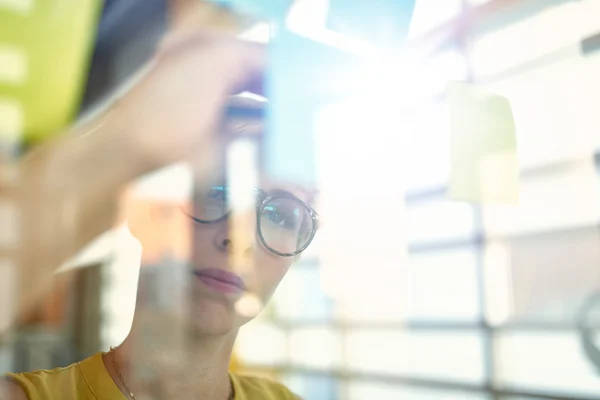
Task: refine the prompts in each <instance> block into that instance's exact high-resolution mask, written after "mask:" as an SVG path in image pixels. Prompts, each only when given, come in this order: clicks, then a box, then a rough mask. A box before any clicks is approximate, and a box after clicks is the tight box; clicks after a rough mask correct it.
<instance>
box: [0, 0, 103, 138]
mask: <svg viewBox="0 0 600 400" xmlns="http://www.w3.org/2000/svg"><path fill="white" fill-rule="evenodd" d="M7 5H8V7H7ZM102 7H103V2H102V1H101V0H35V1H33V0H19V1H17V0H9V1H6V0H4V1H3V0H0V106H2V104H4V105H5V104H9V103H10V104H13V103H18V108H20V109H21V111H22V117H23V120H22V121H21V122H20V123H19V124H20V125H19V132H17V133H18V135H19V136H20V138H21V139H24V140H26V141H31V142H37V141H39V140H43V139H45V138H47V137H49V136H50V135H53V134H55V133H58V132H59V131H60V130H61V129H62V128H63V127H65V126H66V125H68V124H69V123H71V122H72V121H73V119H74V118H75V116H76V115H77V111H78V109H79V103H80V99H81V96H82V94H83V91H84V88H85V82H86V79H87V73H88V69H89V62H90V60H91V54H92V49H93V45H94V39H95V37H96V24H97V22H98V19H99V16H100V13H101V11H102ZM3 109H4V110H6V107H4V108H3ZM1 110H2V109H0V111H1ZM14 110H15V108H14V107H13V111H9V112H10V113H11V115H12V114H14V113H15V111H14ZM5 112H6V111H5ZM3 115H4V114H3ZM15 126H16V125H15V124H14V123H13V124H11V125H10V126H6V124H3V123H2V122H1V121H0V135H1V136H3V137H4V138H6V137H7V136H6V135H7V133H6V132H9V134H10V135H14V134H15V133H14V129H15Z"/></svg>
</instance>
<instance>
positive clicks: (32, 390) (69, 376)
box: [8, 353, 298, 400]
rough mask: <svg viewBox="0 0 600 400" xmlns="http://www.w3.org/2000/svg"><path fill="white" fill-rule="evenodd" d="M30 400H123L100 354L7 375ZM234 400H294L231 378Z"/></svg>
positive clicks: (253, 380)
mask: <svg viewBox="0 0 600 400" xmlns="http://www.w3.org/2000/svg"><path fill="white" fill-rule="evenodd" d="M8 377H10V378H11V379H12V380H14V381H15V382H16V383H18V384H19V385H20V386H21V387H22V388H23V389H24V390H25V393H26V394H27V396H28V399H29V400H59V399H60V400H126V399H127V398H126V397H125V396H124V395H123V394H122V393H121V391H120V390H119V388H118V387H117V385H116V384H115V383H114V381H113V380H112V378H111V377H110V375H109V374H108V371H107V370H106V367H105V366H104V362H103V361H102V353H96V354H94V355H93V356H91V357H89V358H86V359H85V360H83V361H81V362H78V363H75V364H72V365H69V366H68V367H64V368H56V369H51V370H41V371H34V372H25V373H20V374H8ZM231 380H232V382H233V386H234V389H235V398H234V399H235V400H259V399H260V400H297V399H298V398H297V397H296V396H294V394H292V392H290V391H289V390H288V389H287V388H286V387H285V386H283V385H281V384H280V383H277V382H274V381H271V380H268V379H263V378H257V377H247V376H241V375H236V374H231Z"/></svg>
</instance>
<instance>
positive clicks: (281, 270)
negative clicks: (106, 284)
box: [0, 31, 301, 400]
mask: <svg viewBox="0 0 600 400" xmlns="http://www.w3.org/2000/svg"><path fill="white" fill-rule="evenodd" d="M263 69H264V50H263V49H262V48H261V47H260V46H257V45H255V44H248V43H241V42H239V41H237V40H235V39H234V38H232V37H230V36H226V35H221V34H215V33H212V32H198V31H193V32H185V33H184V34H180V35H173V36H171V37H169V38H167V39H166V40H165V41H164V43H163V45H162V46H161V47H160V49H159V50H158V52H157V54H156V56H155V58H154V60H153V62H152V65H151V68H150V69H149V72H148V73H147V74H146V75H145V76H144V78H143V79H141V80H140V81H139V82H138V83H137V84H136V85H135V86H134V87H133V88H132V89H131V90H130V91H129V92H128V93H127V94H126V95H124V96H123V97H122V98H120V99H119V100H118V101H117V102H116V103H115V104H114V105H113V106H112V107H111V108H110V109H109V110H108V111H107V112H105V113H103V114H102V115H100V116H98V117H96V118H94V119H93V120H91V121H89V122H87V123H85V124H82V125H78V126H76V127H72V128H70V129H68V130H67V131H65V132H63V134H62V135H58V136H57V139H56V140H54V141H53V142H52V143H47V144H46V145H44V146H42V147H40V148H38V149H36V150H35V151H34V152H33V153H31V154H29V155H27V157H25V158H24V159H23V160H22V161H21V162H20V163H19V164H18V165H17V168H18V172H19V185H18V186H17V187H2V188H0V189H2V192H3V194H4V195H5V196H7V197H8V198H12V199H13V200H14V201H15V204H18V205H19V206H20V211H21V215H22V216H23V218H22V221H21V227H22V232H21V237H20V239H21V242H20V243H21V247H20V249H21V250H22V251H17V252H16V256H15V261H16V265H17V267H18V268H19V276H20V279H21V280H20V281H19V282H18V283H19V285H20V286H21V290H18V291H17V293H18V295H19V298H18V302H17V304H18V307H16V308H10V309H9V308H7V307H5V308H4V309H2V312H5V313H7V314H8V315H9V317H10V318H5V319H3V320H9V321H15V320H17V319H18V315H19V314H20V312H22V311H24V310H27V309H28V308H29V307H30V306H31V305H32V304H33V303H34V302H35V301H36V300H37V299H38V298H39V296H41V295H43V294H44V293H45V291H46V290H47V288H48V287H49V283H50V282H52V277H53V274H54V270H55V269H56V268H57V267H58V266H60V265H61V263H62V262H64V261H65V260H66V259H67V258H69V257H70V256H72V255H73V254H75V253H76V252H77V251H79V250H80V249H81V248H83V247H84V246H85V245H86V244H87V243H88V242H89V241H91V240H92V239H94V238H95V237H97V236H98V235H99V234H101V233H102V232H104V231H106V230H108V229H110V228H111V227H113V226H114V225H115V224H116V223H120V222H121V219H122V218H123V217H124V216H122V215H120V214H119V211H118V210H119V207H118V204H119V197H120V193H121V192H122V191H123V189H125V188H126V187H127V185H128V184H129V182H131V181H132V180H134V179H136V178H137V177H139V176H141V175H143V174H145V173H148V172H150V171H153V170H155V169H157V168H161V167H163V166H166V165H170V164H172V163H175V162H179V161H186V160H194V162H195V164H194V168H195V176H196V178H197V179H198V181H199V182H202V181H205V182H206V181H209V180H210V179H211V178H210V177H213V176H215V171H216V169H215V166H216V165H218V161H219V160H218V156H217V155H218V154H219V151H218V149H219V146H220V145H221V141H222V138H221V137H219V135H218V134H216V132H218V130H217V129H215V128H216V127H217V125H218V122H219V120H220V118H221V110H222V109H223V107H224V106H225V104H226V103H227V101H228V99H229V96H230V95H231V94H232V93H237V92H240V91H242V90H250V91H254V92H257V91H259V90H260V86H256V85H255V83H256V77H257V76H258V75H259V74H260V73H261V72H262V70H263ZM174 121H176V123H174ZM215 150H217V151H215ZM116 160H118V162H116ZM262 184H263V185H265V188H266V189H267V190H270V189H271V188H272V187H269V186H268V183H266V182H262ZM295 193H296V194H297V195H298V196H299V197H300V196H301V193H299V192H295ZM194 232H195V243H194V244H195V246H194V248H195V249H196V251H195V252H194V257H193V261H194V263H193V264H194V266H202V265H203V263H210V264H211V267H213V268H223V269H225V268H228V266H227V262H226V261H227V257H226V254H227V252H226V249H225V248H223V246H219V245H218V243H219V241H221V243H222V240H221V239H223V238H226V237H227V226H226V224H225V223H223V224H220V225H213V226H210V227H195V228H194ZM57 233H59V234H57ZM255 247H256V252H255V254H256V261H257V265H259V266H260V268H257V269H256V271H257V272H256V274H257V276H255V277H251V278H249V280H254V281H255V282H259V283H260V285H259V286H260V287H261V288H262V289H261V290H260V291H259V292H258V295H259V296H260V297H261V298H262V299H263V300H264V301H266V300H267V299H268V298H269V297H270V295H271V293H272V292H273V290H274V289H275V287H276V286H277V284H278V283H279V281H280V280H281V278H282V277H283V276H284V274H285V272H286V271H287V269H288V268H289V266H290V264H291V262H292V261H293V259H292V258H284V257H279V256H274V255H272V254H271V253H269V252H268V251H267V250H266V249H264V248H262V246H260V245H259V244H256V245H255ZM31 248H35V249H36V251H35V252H31V251H27V249H31ZM182 282H186V283H185V285H187V286H188V288H187V289H186V290H181V291H174V293H190V291H189V289H190V288H191V293H192V296H191V298H192V299H193V301H192V302H191V303H187V304H191V310H192V312H191V313H190V312H189V310H190V309H189V307H187V308H186V307H170V308H166V309H164V310H155V309H148V308H146V307H144V306H143V302H138V306H137V309H136V313H135V318H134V323H133V326H132V329H131V333H130V335H129V336H128V337H127V339H126V340H125V341H124V343H123V344H122V345H121V346H119V348H118V349H117V350H116V351H115V352H114V353H109V354H107V355H105V356H104V362H105V365H106V367H107V370H108V372H109V374H110V375H111V377H112V378H113V380H114V381H115V384H116V385H117V386H118V387H119V388H120V389H121V391H122V392H123V393H124V394H126V393H127V390H126V389H125V387H124V386H123V384H122V383H121V380H120V378H119V377H118V375H117V374H116V371H115V370H114V368H113V362H114V363H116V364H117V365H118V366H119V367H120V370H121V372H122V374H123V377H124V380H125V381H126V382H127V383H128V386H129V388H130V389H131V391H133V392H134V393H135V394H136V396H137V398H138V399H141V398H144V397H145V395H146V394H148V393H151V388H148V387H147V385H145V382H143V380H140V379H138V375H137V374H136V368H138V367H141V366H144V367H146V368H149V369H150V370H152V371H153V373H154V374H155V376H157V377H159V378H160V379H161V380H162V381H163V385H162V388H163V393H165V396H166V397H163V398H171V399H176V398H190V397H189V396H190V395H191V394H194V393H201V394H202V395H203V397H204V398H211V399H223V400H225V399H227V398H228V396H229V393H230V386H229V378H228V375H227V366H228V363H229V358H230V355H231V351H232V347H233V343H234V341H235V336H236V335H237V330H238V328H239V326H241V325H242V324H243V323H244V322H245V320H244V319H243V318H240V316H237V315H236V314H235V312H234V309H233V307H232V304H233V302H232V299H229V298H227V296H224V295H216V294H215V293H209V292H208V291H207V290H205V288H203V287H202V286H201V285H199V283H198V282H197V281H196V280H194V279H187V280H185V279H184V280H183V281H182ZM25 288H26V289H27V290H25ZM4 301H6V303H4ZM0 303H1V304H9V303H8V299H2V300H1V301H0ZM175 303H177V302H174V304H175ZM179 304H184V303H181V302H180V303H179ZM8 327H9V326H1V327H0V329H7V328H8ZM143 335H146V336H148V335H149V339H150V340H151V342H150V343H151V345H148V342H147V341H146V342H145V341H144V340H145V339H148V337H145V336H143ZM113 357H114V358H113ZM25 398H26V397H25V395H24V393H23V391H22V390H21V389H20V388H19V387H18V386H16V385H15V384H14V383H12V382H9V381H1V382H0V399H2V400H4V399H11V400H15V399H17V400H20V399H25ZM126 398H127V396H126Z"/></svg>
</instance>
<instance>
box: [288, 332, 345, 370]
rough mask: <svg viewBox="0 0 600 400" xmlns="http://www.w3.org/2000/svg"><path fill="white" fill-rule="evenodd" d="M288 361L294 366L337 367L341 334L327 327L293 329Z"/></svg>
mask: <svg viewBox="0 0 600 400" xmlns="http://www.w3.org/2000/svg"><path fill="white" fill-rule="evenodd" d="M290 361H291V363H292V364H294V365H296V366H303V367H311V368H319V369H330V368H335V367H339V366H340V365H341V364H342V339H341V335H340V334H339V333H338V332H337V331H335V330H333V329H329V328H313V329H295V330H293V331H292V332H291V333H290Z"/></svg>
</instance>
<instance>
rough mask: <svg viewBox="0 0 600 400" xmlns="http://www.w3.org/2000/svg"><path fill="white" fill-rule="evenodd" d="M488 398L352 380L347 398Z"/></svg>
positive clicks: (358, 399)
mask: <svg viewBox="0 0 600 400" xmlns="http://www.w3.org/2000/svg"><path fill="white" fill-rule="evenodd" d="M367 399H377V400H398V399H407V400H489V396H487V395H486V394H484V393H472V392H460V391H454V390H448V389H433V388H419V387H407V386H402V385H394V384H388V383H381V382H369V381H363V380H360V381H359V380H354V381H351V382H350V383H349V384H348V400H367Z"/></svg>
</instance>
